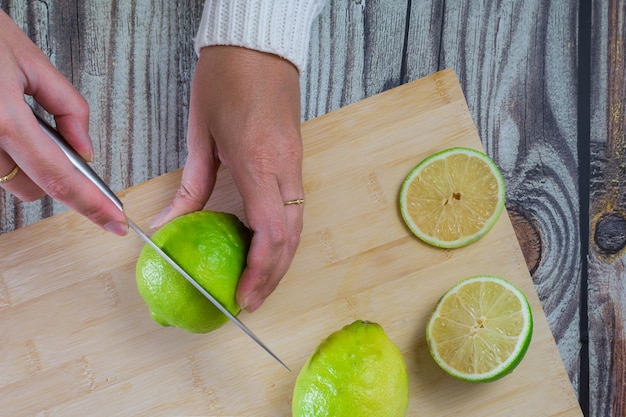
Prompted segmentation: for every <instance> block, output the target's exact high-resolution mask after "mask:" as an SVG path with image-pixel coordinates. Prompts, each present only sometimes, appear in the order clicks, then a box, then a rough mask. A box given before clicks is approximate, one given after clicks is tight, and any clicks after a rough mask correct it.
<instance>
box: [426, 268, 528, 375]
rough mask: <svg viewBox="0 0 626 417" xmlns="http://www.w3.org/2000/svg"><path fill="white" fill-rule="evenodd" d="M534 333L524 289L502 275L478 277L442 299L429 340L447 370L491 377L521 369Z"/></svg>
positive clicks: (428, 331) (428, 330)
mask: <svg viewBox="0 0 626 417" xmlns="http://www.w3.org/2000/svg"><path fill="white" fill-rule="evenodd" d="M532 332H533V317H532V313H531V310H530V305H529V304H528V300H527V299H526V296H525V295H524V293H523V292H522V291H521V290H520V289H519V288H517V287H516V286H515V285H513V284H512V283H510V282H508V281H506V280H504V279H502V278H499V277H493V276H476V277H471V278H467V279H465V280H463V281H461V282H459V283H458V284H456V285H455V286H454V287H452V288H451V289H450V290H448V291H447V292H446V293H445V294H444V295H443V297H442V298H441V299H440V300H439V302H438V303H437V306H436V307H435V310H434V311H433V313H432V315H431V317H430V320H429V322H428V325H427V326H426V340H427V342H428V348H429V350H430V354H431V355H432V357H433V359H434V360H435V362H437V364H438V365H439V366H440V367H441V368H442V369H443V370H444V371H445V372H447V373H448V374H450V375H452V376H453V377H455V378H458V379H461V380H464V381H469V382H489V381H493V380H496V379H499V378H502V377H503V376H505V375H507V374H509V373H511V372H512V371H513V369H515V367H516V366H517V365H518V364H519V363H520V362H521V360H522V358H523V357H524V355H525V354H526V351H527V350H528V346H529V345H530V340H531V338H532Z"/></svg>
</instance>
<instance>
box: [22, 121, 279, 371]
mask: <svg viewBox="0 0 626 417" xmlns="http://www.w3.org/2000/svg"><path fill="white" fill-rule="evenodd" d="M33 114H34V115H35V117H36V118H37V121H38V123H39V126H41V128H42V130H43V131H44V132H45V133H46V135H47V136H49V137H50V138H51V139H52V140H53V141H54V142H55V143H56V144H57V145H58V146H59V148H61V150H62V151H63V153H65V155H66V156H67V157H68V159H69V160H70V161H71V163H72V165H74V167H75V168H76V169H78V170H79V171H80V172H81V173H82V174H83V175H84V176H85V177H87V179H89V180H90V181H91V182H92V183H93V184H94V185H95V186H96V187H98V189H99V190H100V191H101V192H102V193H103V194H104V195H105V196H107V197H108V198H109V199H110V200H111V201H112V202H113V203H114V204H115V205H116V206H117V208H119V209H120V211H122V212H124V205H123V204H122V202H121V200H120V199H119V198H118V197H117V196H116V195H115V193H114V192H113V191H112V190H111V189H110V188H109V186H108V185H106V183H105V182H104V181H103V180H102V178H100V176H99V175H98V174H96V172H95V171H94V170H93V169H92V168H91V166H90V165H89V164H87V162H85V160H84V159H83V158H82V157H81V156H80V155H79V154H78V153H77V152H76V151H75V150H74V149H73V148H72V147H71V146H69V144H68V143H67V142H66V141H65V139H64V138H63V137H62V136H61V135H60V134H59V132H57V131H56V130H55V129H54V128H53V127H52V126H50V125H49V124H48V123H47V122H46V121H45V120H44V119H43V118H42V117H40V116H39V115H37V113H35V112H34V111H33ZM126 219H127V221H128V226H129V227H130V228H131V229H132V230H133V231H134V232H135V233H136V234H137V235H138V236H139V237H140V238H141V239H142V240H143V241H144V242H145V243H146V244H148V245H149V246H150V247H151V248H152V249H154V251H155V252H157V253H158V254H159V256H161V257H162V258H163V259H164V260H165V261H166V262H167V263H169V264H170V265H171V266H172V267H173V268H174V269H175V270H176V271H178V272H179V273H180V274H181V275H182V276H183V277H184V278H185V279H186V280H187V281H188V282H189V283H190V284H191V285H193V286H194V287H195V288H196V289H197V290H198V291H200V293H201V294H202V295H203V296H204V297H205V298H207V299H208V300H209V301H210V302H211V303H212V304H213V305H214V306H215V307H217V308H218V309H219V310H220V311H221V312H222V313H223V314H225V315H226V316H227V317H228V318H229V319H230V321H232V322H233V323H235V325H237V327H239V328H240V329H241V330H243V332H244V333H246V334H247V335H248V336H249V337H250V338H252V340H254V341H255V342H256V343H257V344H258V345H259V346H261V348H263V349H264V350H265V351H266V352H267V353H269V354H270V355H271V356H272V357H273V358H274V359H275V360H276V361H278V362H279V363H280V364H281V365H282V366H284V367H285V368H286V369H287V370H289V371H291V370H290V369H289V367H288V366H287V365H286V364H285V363H284V362H283V361H282V360H281V359H280V358H278V356H276V354H274V353H273V352H272V351H271V350H270V349H269V348H268V347H267V346H266V345H265V344H264V343H263V342H262V341H261V340H260V339H259V338H258V337H257V336H256V335H255V334H254V333H253V332H252V331H251V330H250V329H249V328H248V327H247V326H246V325H245V324H243V322H241V320H239V319H238V318H237V317H235V316H234V315H233V314H231V313H230V312H229V311H228V310H227V309H226V308H225V307H224V306H223V305H222V304H221V303H220V302H219V301H217V300H216V299H215V298H214V297H213V296H212V295H211V294H210V293H209V292H207V291H206V290H205V289H204V288H203V287H202V286H201V285H200V284H198V282H197V281H196V280H195V279H194V278H193V277H192V276H190V275H189V274H188V273H187V272H186V271H185V270H184V269H183V268H181V267H180V266H179V265H178V264H177V263H176V262H175V261H174V260H173V259H172V258H170V257H169V256H168V255H167V254H166V253H165V252H163V250H161V248H159V247H158V246H157V245H156V244H155V243H154V242H153V241H152V240H151V239H150V238H149V237H148V236H147V235H146V234H145V233H144V232H143V231H142V230H141V229H140V228H139V226H137V224H136V223H135V222H133V221H132V220H131V219H130V218H129V217H128V216H126Z"/></svg>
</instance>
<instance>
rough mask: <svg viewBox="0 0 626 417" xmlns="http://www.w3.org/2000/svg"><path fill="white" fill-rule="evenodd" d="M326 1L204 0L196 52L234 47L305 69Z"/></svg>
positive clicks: (300, 69) (301, 69)
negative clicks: (316, 22) (316, 21)
mask: <svg viewBox="0 0 626 417" xmlns="http://www.w3.org/2000/svg"><path fill="white" fill-rule="evenodd" d="M325 1H326V0H206V2H205V3H204V11H203V13H202V20H201V21H200V27H199V29H198V34H197V36H196V40H195V48H196V52H197V53H198V54H199V53H200V49H201V48H203V47H205V46H210V45H235V46H241V47H245V48H250V49H254V50H258V51H263V52H269V53H272V54H275V55H278V56H280V57H282V58H285V59H286V60H288V61H290V62H291V63H293V64H294V65H295V66H296V67H297V68H298V71H300V73H302V71H304V69H305V68H306V61H307V57H308V47H309V39H310V37H311V25H312V23H313V20H314V19H315V18H316V17H317V15H318V14H319V13H320V11H321V10H322V8H323V7H324V3H325Z"/></svg>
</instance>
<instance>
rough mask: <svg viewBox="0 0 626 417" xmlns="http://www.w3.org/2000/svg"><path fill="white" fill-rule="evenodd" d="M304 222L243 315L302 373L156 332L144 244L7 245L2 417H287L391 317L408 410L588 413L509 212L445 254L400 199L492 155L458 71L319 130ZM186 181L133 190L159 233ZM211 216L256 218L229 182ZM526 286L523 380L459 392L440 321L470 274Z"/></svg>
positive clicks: (88, 232)
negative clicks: (336, 336)
mask: <svg viewBox="0 0 626 417" xmlns="http://www.w3.org/2000/svg"><path fill="white" fill-rule="evenodd" d="M302 133H303V137H304V143H305V161H304V186H305V193H306V195H305V197H306V207H305V227H304V231H303V233H302V240H301V244H300V247H299V250H298V253H297V255H296V258H295V260H294V263H293V265H292V267H291V269H290V270H289V273H288V274H287V275H286V276H285V278H284V279H283V281H282V283H281V285H280V286H279V288H278V289H277V290H276V291H275V292H274V294H273V295H272V296H271V297H270V298H269V299H268V300H267V302H266V303H265V304H264V306H263V307H262V308H261V309H260V310H258V311H257V312H255V313H253V314H246V313H242V314H241V316H240V317H241V318H242V320H243V321H244V322H245V323H246V324H247V325H248V326H249V327H250V328H251V329H252V330H253V331H254V332H255V333H256V334H257V335H258V336H259V337H260V338H261V339H262V340H263V341H264V342H266V343H267V344H268V345H269V347H270V348H271V349H272V350H273V351H274V352H275V353H276V354H278V355H279V356H280V357H281V358H282V359H283V360H284V361H285V362H286V363H287V364H288V365H289V366H290V367H291V368H292V369H293V370H294V372H291V373H289V372H287V371H286V370H285V369H283V368H282V367H281V366H280V365H278V364H277V363H276V362H274V361H273V359H272V358H271V357H270V356H269V355H267V354H266V353H265V352H263V351H262V350H261V349H260V348H258V347H257V346H256V345H255V344H254V343H253V342H252V341H251V340H249V339H248V338H247V337H246V336H245V335H244V334H243V333H242V332H241V331H240V330H239V329H238V328H237V327H236V326H234V325H232V324H227V325H226V326H224V327H222V328H221V329H219V330H217V331H215V332H213V333H210V334H207V335H193V334H189V333H187V332H185V331H182V330H179V329H174V328H162V327H160V326H159V325H157V324H156V323H154V322H153V321H152V320H151V319H150V317H149V314H148V310H147V308H146V306H145V304H144V303H143V300H142V299H141V297H140V296H139V294H138V293H137V290H136V285H135V280H134V268H135V261H136V259H137V256H138V254H139V251H140V250H141V247H142V243H141V241H140V240H139V238H137V237H136V236H134V235H129V236H127V237H125V238H119V237H116V236H112V235H109V234H106V233H104V232H101V231H100V230H99V229H98V228H96V227H95V226H93V225H91V224H90V223H88V222H87V221H86V220H84V219H83V218H81V217H80V216H78V215H76V214H75V213H71V212H67V213H63V214H60V215H57V216H55V217H52V218H50V219H47V220H44V221H41V222H39V223H36V224H34V225H31V226H28V227H25V228H23V229H20V230H17V231H15V232H12V233H9V234H7V235H4V236H1V237H0V253H2V260H1V261H0V262H1V264H0V265H1V268H0V340H1V341H2V342H1V344H0V361H1V362H0V409H1V410H2V414H3V415H11V416H21V415H41V416H77V415H85V416H87V415H89V416H113V415H120V416H161V415H162V416H187V415H188V416H190V415H194V416H288V415H290V414H291V394H292V389H293V385H294V382H295V379H296V376H297V373H298V371H299V370H300V368H301V366H302V365H303V364H304V362H305V360H306V358H307V357H308V356H309V354H310V353H311V352H312V351H313V350H314V349H315V347H316V346H317V345H318V344H319V342H320V341H321V340H322V339H323V338H325V337H326V336H328V335H329V334H330V333H331V332H333V331H335V330H338V329H340V328H341V327H343V326H345V325H347V324H349V323H351V322H353V321H354V320H357V319H365V320H370V321H375V322H378V323H379V324H380V325H382V326H383V328H384V329H385V331H386V332H387V334H388V336H389V337H390V338H391V339H392V340H393V341H394V342H395V343H396V344H397V345H398V347H399V348H400V349H401V351H402V352H403V355H404V358H405V360H406V363H407V370H408V373H409V389H410V404H409V410H408V412H407V415H409V416H418V415H419V416H459V415H463V416H516V415H519V416H557V415H558V416H579V415H582V413H581V411H580V408H579V406H578V403H577V401H576V397H575V395H574V392H573V390H572V387H571V385H570V382H569V379H568V377H567V374H566V372H565V369H564V367H563V364H562V362H561V359H560V357H559V354H558V351H557V348H556V345H555V343H554V340H553V338H552V335H551V333H550V331H549V328H548V325H547V322H546V318H545V316H544V313H543V311H542V309H541V305H540V303H539V300H538V298H537V295H536V293H535V289H534V287H533V283H532V280H531V278H530V276H529V273H528V270H527V268H526V264H525V262H524V258H523V256H522V253H521V251H520V247H519V245H518V242H517V240H516V237H515V234H514V231H513V228H512V227H511V223H510V221H509V218H508V216H507V215H506V213H504V214H503V216H502V217H501V218H500V220H499V221H498V223H497V224H496V226H495V227H494V229H493V230H492V231H491V232H490V233H489V234H488V235H487V236H486V237H485V238H483V239H482V240H480V241H478V242H477V243H475V244H472V245H470V246H468V247H465V248H461V249H456V250H443V249H437V248H432V247H429V246H427V245H426V244H423V243H421V242H420V241H418V240H417V239H416V238H414V237H413V236H412V235H411V234H410V233H409V232H408V230H407V229H406V228H405V226H404V224H403V222H402V220H401V217H400V215H399V210H398V207H397V199H398V192H399V187H400V184H401V182H402V180H403V178H404V177H405V175H406V174H407V173H408V172H409V171H410V169H411V168H412V167H413V166H415V165H416V164H417V163H418V162H419V161H420V160H421V159H423V158H424V157H426V156H427V155H429V154H431V153H433V152H435V151H438V150H441V149H444V148H447V147H450V146H468V147H474V148H477V149H481V143H480V140H479V138H478V134H477V132H476V129H475V127H474V125H473V122H472V119H471V117H470V114H469V111H468V109H467V106H466V103H465V99H464V97H463V93H462V91H461V89H460V86H459V84H458V81H457V79H456V77H455V75H454V73H453V72H452V71H450V70H446V71H442V72H439V73H436V74H433V75H431V76H429V77H426V78H423V79H420V80H418V81H415V82H412V83H410V84H407V85H404V86H402V87H398V88H396V89H393V90H390V91H388V92H385V93H383V94H380V95H378V96H375V97H372V98H369V99H366V100H363V101H361V102H358V103H356V104H353V105H351V106H348V107H345V108H343V109H341V110H337V111H335V112H332V113H329V114H327V115H325V116H322V117H319V118H317V119H315V120H311V121H308V122H305V123H304V124H303V126H302ZM180 174H181V172H180V171H176V172H173V173H170V174H167V175H164V176H161V177H159V178H156V179H154V180H151V181H149V182H146V183H144V184H141V185H138V186H136V187H133V188H130V189H128V190H125V191H124V192H122V193H120V197H121V198H122V200H123V201H124V202H125V206H126V207H127V210H128V212H129V215H130V216H131V217H134V218H135V220H136V221H138V222H139V223H140V224H142V225H143V226H146V225H147V224H148V223H149V221H150V219H151V218H152V217H153V216H154V215H156V214H157V213H158V212H159V211H160V210H161V209H162V208H163V207H165V206H166V205H167V204H168V203H169V201H170V200H171V198H172V196H173V194H174V192H175V191H176V188H177V186H178V184H179V181H180ZM207 208H210V209H213V210H223V211H229V212H233V213H235V214H237V215H239V216H240V217H242V218H243V209H242V202H241V199H240V197H239V195H238V193H237V191H236V189H235V187H234V185H233V183H232V180H231V178H230V176H229V173H228V171H226V170H222V171H220V177H219V180H218V184H217V186H216V190H215V192H214V195H213V197H212V199H211V202H210V203H209V205H208V206H207ZM477 274H493V275H500V276H502V277H505V278H507V279H509V280H511V281H513V282H514V283H516V284H517V285H518V286H519V287H520V288H521V289H522V290H523V291H524V292H525V293H526V294H527V296H528V298H529V300H530V302H531V305H532V308H533V313H534V318H535V331H534V335H533V341H532V343H531V346H530V349H529V351H528V353H527V355H526V357H525V359H524V360H523V361H522V363H521V364H520V366H519V367H518V368H517V369H516V370H515V371H514V372H513V373H512V374H511V375H509V376H507V377H505V378H504V379H502V380H500V381H496V382H493V383H489V384H467V383H463V382H460V381H456V380H454V379H453V378H451V377H449V376H447V375H445V374H444V373H443V372H442V371H440V370H439V368H437V366H436V365H435V363H434V362H433V360H432V359H431V357H430V355H429V353H428V349H427V347H426V342H425V335H424V331H425V326H426V321H427V318H428V315H429V312H430V311H431V309H432V308H433V307H434V305H435V303H436V301H437V300H438V298H439V297H440V296H441V295H442V294H443V292H444V291H445V290H447V289H448V288H449V287H450V286H452V285H453V284H454V283H456V282H457V281H459V280H461V279H463V278H466V277H469V276H471V275H477Z"/></svg>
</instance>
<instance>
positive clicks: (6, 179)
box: [0, 165, 20, 184]
mask: <svg viewBox="0 0 626 417" xmlns="http://www.w3.org/2000/svg"><path fill="white" fill-rule="evenodd" d="M19 170H20V167H18V166H17V165H15V167H14V168H13V169H12V170H11V172H9V173H8V174H7V175H5V176H4V177H0V184H4V183H5V182H9V181H11V180H12V179H13V177H15V176H16V175H17V173H18V172H19Z"/></svg>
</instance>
